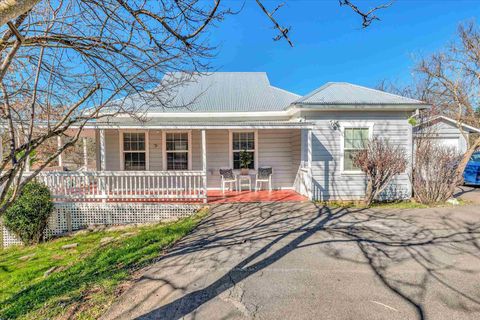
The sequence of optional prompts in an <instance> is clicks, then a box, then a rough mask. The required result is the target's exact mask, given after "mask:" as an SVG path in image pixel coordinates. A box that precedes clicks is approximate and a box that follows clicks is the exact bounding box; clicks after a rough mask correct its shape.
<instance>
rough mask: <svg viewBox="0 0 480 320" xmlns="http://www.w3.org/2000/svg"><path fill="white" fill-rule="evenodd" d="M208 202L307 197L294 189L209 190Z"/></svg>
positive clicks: (272, 200) (266, 200)
mask: <svg viewBox="0 0 480 320" xmlns="http://www.w3.org/2000/svg"><path fill="white" fill-rule="evenodd" d="M207 195H208V203H212V204H215V203H228V202H291V201H305V200H307V198H306V197H304V196H302V195H300V194H298V193H296V192H295V191H293V190H273V191H268V190H261V191H239V192H237V191H225V195H224V194H222V191H221V190H211V191H208V193H207Z"/></svg>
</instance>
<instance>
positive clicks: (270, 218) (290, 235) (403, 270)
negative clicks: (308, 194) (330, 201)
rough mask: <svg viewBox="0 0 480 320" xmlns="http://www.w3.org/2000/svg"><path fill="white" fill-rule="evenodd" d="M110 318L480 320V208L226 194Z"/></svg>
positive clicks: (121, 301) (129, 292)
mask: <svg viewBox="0 0 480 320" xmlns="http://www.w3.org/2000/svg"><path fill="white" fill-rule="evenodd" d="M212 211H213V212H212V215H211V216H210V217H209V218H208V219H206V220H205V221H204V222H203V223H202V224H201V225H200V226H199V228H198V229H197V230H196V231H194V232H193V233H192V234H190V235H189V236H187V237H186V238H184V239H183V240H182V241H181V242H180V243H178V244H177V245H176V246H175V247H174V248H172V249H171V250H170V251H169V252H168V253H167V254H166V255H165V257H164V258H163V259H162V260H160V261H159V262H158V263H156V264H154V265H152V266H151V267H149V268H148V269H145V270H143V271H142V276H141V278H140V279H139V280H138V281H136V282H135V283H134V284H133V286H132V287H131V288H130V289H128V290H127V291H126V292H125V294H123V295H122V296H121V297H120V299H119V300H118V302H117V303H116V304H115V305H114V306H112V308H111V309H110V310H109V312H108V313H107V314H106V315H105V319H134V318H139V319H183V318H186V319H209V320H210V319H252V318H258V319H449V320H450V319H480V281H479V280H480V207H478V206H465V207H458V208H457V207H456V208H438V209H422V210H408V211H401V210H383V211H371V210H358V209H349V210H346V209H328V208H321V207H316V206H315V205H313V204H311V203H308V202H303V203H302V202H297V203H250V204H224V205H219V206H216V207H214V208H213V210H212Z"/></svg>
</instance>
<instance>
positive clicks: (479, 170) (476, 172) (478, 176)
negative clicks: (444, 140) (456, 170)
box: [463, 151, 480, 186]
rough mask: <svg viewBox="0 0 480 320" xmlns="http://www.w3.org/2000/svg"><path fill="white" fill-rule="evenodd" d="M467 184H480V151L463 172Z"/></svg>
mask: <svg viewBox="0 0 480 320" xmlns="http://www.w3.org/2000/svg"><path fill="white" fill-rule="evenodd" d="M463 179H464V182H465V184H468V185H474V186H480V151H477V152H475V153H474V154H473V155H472V157H471V158H470V161H468V163H467V167H466V168H465V172H464V173H463Z"/></svg>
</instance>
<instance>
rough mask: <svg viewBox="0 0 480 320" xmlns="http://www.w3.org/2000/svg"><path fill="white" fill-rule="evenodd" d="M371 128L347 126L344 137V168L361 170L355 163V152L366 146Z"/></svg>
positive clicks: (346, 169) (345, 169)
mask: <svg viewBox="0 0 480 320" xmlns="http://www.w3.org/2000/svg"><path fill="white" fill-rule="evenodd" d="M368 139H369V128H345V129H344V139H343V170H344V171H360V169H359V168H358V167H357V166H355V164H354V163H353V158H354V157H355V154H356V153H357V152H359V151H361V150H364V149H365V148H366V145H367V142H368Z"/></svg>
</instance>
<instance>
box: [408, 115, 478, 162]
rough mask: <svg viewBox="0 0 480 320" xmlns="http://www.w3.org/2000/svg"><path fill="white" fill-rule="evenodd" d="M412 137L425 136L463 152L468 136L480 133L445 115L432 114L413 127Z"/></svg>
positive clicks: (465, 148)
mask: <svg viewBox="0 0 480 320" xmlns="http://www.w3.org/2000/svg"><path fill="white" fill-rule="evenodd" d="M413 133H414V138H416V139H418V138H424V139H425V138H427V139H431V140H432V141H434V142H436V143H437V144H440V145H443V146H446V147H449V148H453V149H454V150H456V151H457V152H458V153H459V154H464V153H465V152H466V151H467V149H468V145H469V141H468V140H469V136H470V134H472V133H477V134H478V133H480V129H478V128H475V127H472V126H469V125H467V124H465V123H462V122H459V121H456V120H454V119H452V118H449V117H446V116H442V115H439V116H434V117H430V118H427V119H425V120H423V121H421V122H420V123H419V124H417V125H415V126H414V128H413Z"/></svg>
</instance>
